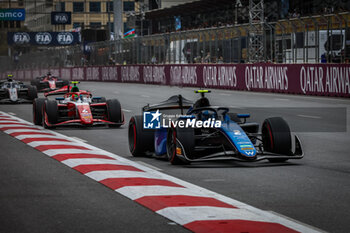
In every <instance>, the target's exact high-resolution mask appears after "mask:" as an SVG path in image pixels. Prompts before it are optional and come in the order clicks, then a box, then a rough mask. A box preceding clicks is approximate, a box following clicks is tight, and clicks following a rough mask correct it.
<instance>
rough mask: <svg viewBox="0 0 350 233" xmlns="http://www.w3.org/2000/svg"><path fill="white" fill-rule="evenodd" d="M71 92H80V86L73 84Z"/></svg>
mask: <svg viewBox="0 0 350 233" xmlns="http://www.w3.org/2000/svg"><path fill="white" fill-rule="evenodd" d="M71 92H79V88H78V87H77V86H73V87H72V89H71Z"/></svg>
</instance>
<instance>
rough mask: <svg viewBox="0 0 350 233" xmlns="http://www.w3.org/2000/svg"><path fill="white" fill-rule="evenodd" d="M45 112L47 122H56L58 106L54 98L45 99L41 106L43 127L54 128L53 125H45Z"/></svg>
mask: <svg viewBox="0 0 350 233" xmlns="http://www.w3.org/2000/svg"><path fill="white" fill-rule="evenodd" d="M45 113H46V116H47V121H48V123H49V124H56V123H57V121H58V115H57V114H58V107H57V102H56V101H54V100H45V103H44V107H43V126H44V128H54V126H50V125H47V124H46V122H45Z"/></svg>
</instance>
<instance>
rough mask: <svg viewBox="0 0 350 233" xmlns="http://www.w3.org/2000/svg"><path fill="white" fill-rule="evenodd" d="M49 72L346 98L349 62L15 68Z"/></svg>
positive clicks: (27, 75) (21, 74)
mask: <svg viewBox="0 0 350 233" xmlns="http://www.w3.org/2000/svg"><path fill="white" fill-rule="evenodd" d="M48 71H50V72H51V73H52V74H53V75H54V76H59V77H61V78H63V79H68V80H79V81H105V82H122V83H142V84H157V85H172V86H185V87H197V88H219V89H229V90H245V91H259V92H276V93H290V94H303V95H317V96H334V97H350V65H349V64H269V63H257V64H237V65H232V64H231V65H225V64H223V65H216V64H213V65H211V64H199V65H125V66H124V65H116V66H90V67H70V68H67V67H65V68H52V69H50V70H48V69H27V70H18V71H13V72H4V73H3V75H6V74H7V73H12V74H13V75H14V77H15V78H16V79H19V80H24V81H29V80H32V79H34V78H35V77H37V76H41V75H45V74H46V73H47V72H48Z"/></svg>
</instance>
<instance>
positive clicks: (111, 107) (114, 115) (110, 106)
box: [107, 99, 123, 128]
mask: <svg viewBox="0 0 350 233" xmlns="http://www.w3.org/2000/svg"><path fill="white" fill-rule="evenodd" d="M122 117H123V116H122V108H121V106H120V103H119V101H118V100H117V99H111V100H107V119H108V120H109V121H111V122H114V123H122V121H123V119H122ZM120 126H121V124H118V125H109V127H118V128H119V127H120Z"/></svg>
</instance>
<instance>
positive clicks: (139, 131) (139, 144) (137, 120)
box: [128, 116, 154, 157]
mask: <svg viewBox="0 0 350 233" xmlns="http://www.w3.org/2000/svg"><path fill="white" fill-rule="evenodd" d="M128 141H129V150H130V153H131V154H132V155H133V156H134V157H140V156H146V155H147V154H146V152H153V151H154V130H152V129H143V120H142V116H133V117H131V119H130V121H129V130H128Z"/></svg>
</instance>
